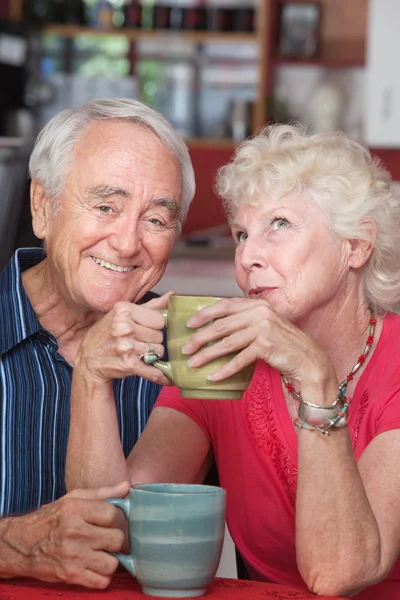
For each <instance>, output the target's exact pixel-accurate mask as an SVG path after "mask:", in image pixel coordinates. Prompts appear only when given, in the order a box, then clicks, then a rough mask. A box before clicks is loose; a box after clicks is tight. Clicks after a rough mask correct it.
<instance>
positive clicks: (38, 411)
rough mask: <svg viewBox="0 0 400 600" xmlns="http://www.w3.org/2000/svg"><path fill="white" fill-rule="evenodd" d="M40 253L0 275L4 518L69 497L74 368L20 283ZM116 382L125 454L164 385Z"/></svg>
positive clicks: (0, 508)
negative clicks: (67, 459) (66, 475)
mask: <svg viewBox="0 0 400 600" xmlns="http://www.w3.org/2000/svg"><path fill="white" fill-rule="evenodd" d="M43 258H44V252H43V250H41V249H39V248H22V249H20V250H17V252H16V253H15V254H14V256H13V257H12V258H11V260H10V262H9V264H8V266H7V267H6V268H5V270H4V271H3V272H2V273H1V274H0V419H1V422H0V516H7V515H12V514H22V513H26V512H30V511H32V510H34V509H36V508H38V507H39V506H41V505H42V504H46V503H48V502H52V501H53V500H56V499H57V498H59V497H60V496H62V495H63V494H65V483H64V473H65V456H66V449H67V438H68V427H69V412H70V392H71V377H72V367H71V365H70V364H69V363H68V362H67V361H66V360H65V359H64V358H63V357H62V356H61V355H60V354H59V353H58V345H57V341H56V339H55V338H54V336H53V335H51V334H50V333H49V332H48V331H46V330H44V329H43V328H42V327H41V325H40V323H39V321H38V319H37V317H36V314H35V312H34V310H33V308H32V305H31V303H30V302H29V299H28V296H27V295H26V293H25V290H24V288H23V285H22V282H21V273H22V272H23V271H24V270H26V269H29V268H30V267H33V266H34V265H36V264H38V263H39V262H40V261H41V260H43ZM153 296H154V294H152V293H149V294H147V295H146V296H145V297H144V298H143V301H146V300H148V299H149V298H151V297H153ZM113 385H114V392H115V400H116V406H117V413H118V422H119V428H120V435H121V441H122V447H123V450H124V453H125V456H127V455H128V454H129V452H130V451H131V449H132V447H133V445H134V444H135V442H136V440H137V439H138V437H139V435H140V434H141V432H142V430H143V428H144V426H145V424H146V421H147V419H148V417H149V414H150V412H151V409H152V407H153V405H154V403H155V400H156V398H157V396H158V393H159V391H160V386H159V385H156V384H154V383H151V382H150V381H147V380H146V379H142V378H141V377H127V378H125V379H119V380H115V381H114V382H113Z"/></svg>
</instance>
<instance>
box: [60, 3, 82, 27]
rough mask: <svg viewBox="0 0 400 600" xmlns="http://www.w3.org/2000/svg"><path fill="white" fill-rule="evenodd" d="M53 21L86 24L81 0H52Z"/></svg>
mask: <svg viewBox="0 0 400 600" xmlns="http://www.w3.org/2000/svg"><path fill="white" fill-rule="evenodd" d="M52 6H53V15H52V20H53V21H54V23H63V24H65V25H86V15H85V4H84V2H83V0H52Z"/></svg>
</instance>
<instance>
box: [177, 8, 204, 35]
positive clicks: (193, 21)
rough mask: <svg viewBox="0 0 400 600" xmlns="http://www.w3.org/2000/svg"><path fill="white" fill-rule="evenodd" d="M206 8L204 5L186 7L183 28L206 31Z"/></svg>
mask: <svg viewBox="0 0 400 600" xmlns="http://www.w3.org/2000/svg"><path fill="white" fill-rule="evenodd" d="M206 25H207V24H206V9H205V8H203V7H202V6H195V7H193V8H186V9H185V12H184V16H183V29H188V30H190V29H192V30H194V31H204V30H205V29H206V28H207V27H206Z"/></svg>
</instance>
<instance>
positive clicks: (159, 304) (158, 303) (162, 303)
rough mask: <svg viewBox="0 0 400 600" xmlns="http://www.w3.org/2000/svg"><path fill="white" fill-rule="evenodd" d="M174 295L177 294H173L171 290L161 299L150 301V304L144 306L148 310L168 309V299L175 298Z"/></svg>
mask: <svg viewBox="0 0 400 600" xmlns="http://www.w3.org/2000/svg"><path fill="white" fill-rule="evenodd" d="M174 294H175V292H173V291H172V290H171V291H169V292H166V293H165V294H163V295H162V296H160V297H159V298H152V299H151V300H149V301H148V302H146V303H145V304H143V305H142V306H145V307H146V308H156V309H160V308H161V309H163V308H167V306H168V298H169V297H170V296H173V295H174Z"/></svg>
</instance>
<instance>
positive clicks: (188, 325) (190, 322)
mask: <svg viewBox="0 0 400 600" xmlns="http://www.w3.org/2000/svg"><path fill="white" fill-rule="evenodd" d="M194 323H195V319H194V318H193V317H191V318H190V319H189V320H188V321H187V322H186V326H187V327H193V325H194Z"/></svg>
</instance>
